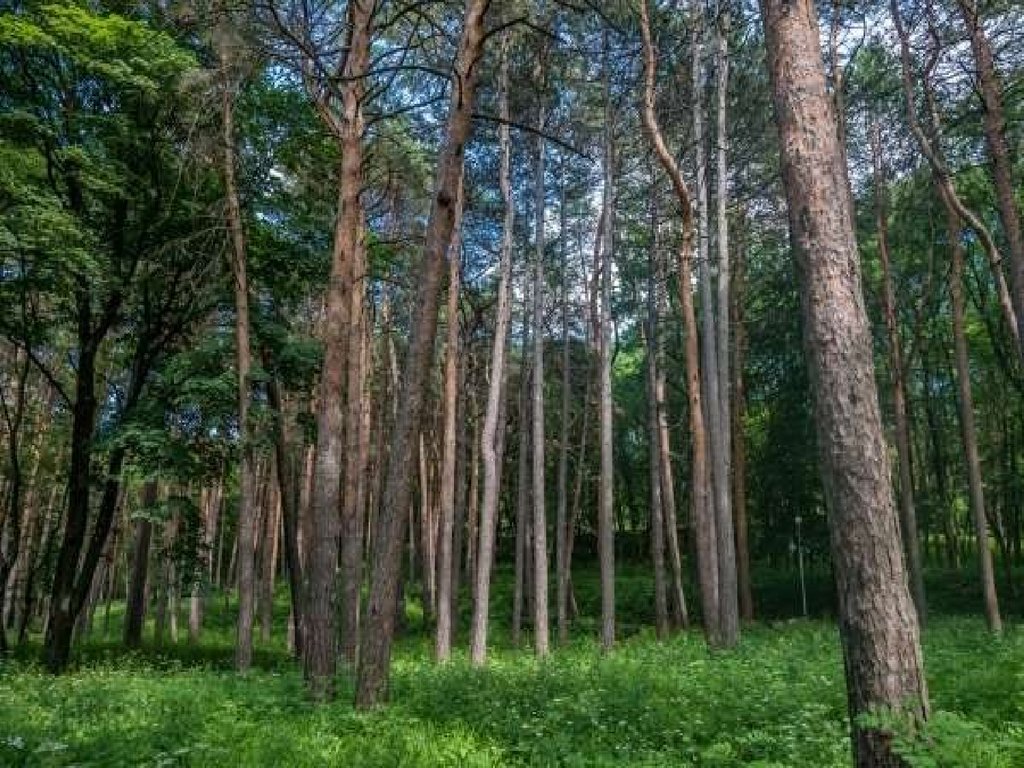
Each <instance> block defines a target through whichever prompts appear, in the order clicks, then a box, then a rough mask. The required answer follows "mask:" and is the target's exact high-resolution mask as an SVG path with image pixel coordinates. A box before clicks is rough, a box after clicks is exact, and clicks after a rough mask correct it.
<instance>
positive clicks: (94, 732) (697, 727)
mask: <svg viewBox="0 0 1024 768" xmlns="http://www.w3.org/2000/svg"><path fill="white" fill-rule="evenodd" d="M594 576H595V575H593V574H589V573H585V574H581V575H579V576H577V577H576V580H577V585H578V589H579V591H580V602H581V609H583V610H585V611H589V610H590V609H591V608H592V607H594V608H596V605H594V606H592V605H591V603H596V594H593V595H591V594H590V593H591V591H593V590H594V587H593V586H592V585H591V581H592V580H596V578H592V577H594ZM820 581H821V583H816V584H814V585H813V586H814V589H813V590H812V593H811V596H812V607H821V606H823V605H825V604H826V603H827V600H828V598H827V591H828V590H827V582H824V580H820ZM646 582H647V579H645V578H644V577H643V575H642V571H637V573H636V575H635V576H633V577H629V578H627V579H626V580H625V581H624V582H623V581H621V580H620V584H622V585H623V587H622V588H620V590H619V602H620V605H621V606H622V620H623V634H624V635H625V637H624V639H623V640H622V642H621V644H620V645H619V647H618V648H617V649H616V651H615V652H614V653H612V654H610V655H606V656H602V655H601V653H600V652H599V649H598V646H597V644H596V643H595V641H594V639H593V634H594V629H595V626H594V623H593V621H589V622H588V621H581V622H579V623H578V624H577V627H576V633H575V635H574V638H573V640H572V642H571V643H570V644H569V645H568V646H566V647H564V648H558V649H557V650H556V651H555V653H554V654H553V656H552V657H551V659H550V660H548V661H546V662H544V663H539V662H538V661H537V660H536V659H534V658H533V656H532V654H531V653H530V651H529V650H528V649H521V650H516V649H512V648H511V647H510V645H509V643H508V637H507V635H505V634H504V633H503V631H501V630H499V632H498V634H497V637H496V638H495V640H496V645H497V650H496V651H494V652H493V653H492V655H491V659H490V662H489V664H488V667H487V668H486V669H485V670H475V669H473V668H471V667H470V666H469V663H468V661H467V659H466V655H465V653H464V652H462V651H457V652H456V655H455V659H454V660H453V662H452V663H450V664H447V665H444V666H438V665H436V664H435V663H434V662H433V661H432V660H431V647H432V644H431V640H430V635H429V633H428V632H427V631H426V629H425V627H424V626H423V624H422V620H421V617H419V616H417V615H416V612H415V611H410V621H409V623H410V627H409V630H408V631H407V633H406V635H405V636H404V637H403V639H402V640H401V641H400V643H399V645H398V649H397V651H396V656H395V661H394V666H393V675H392V700H391V703H390V704H389V705H388V706H387V707H386V708H384V709H381V710H379V711H376V712H372V713H357V712H355V711H354V710H353V709H352V707H351V705H350V701H351V691H352V686H351V680H350V679H348V678H347V677H343V678H342V679H341V682H340V689H341V690H340V695H339V698H338V701H337V702H336V703H334V704H331V705H328V706H323V707H319V708H315V707H313V706H312V705H311V704H310V703H309V702H308V701H307V699H306V696H305V695H304V690H303V683H302V675H301V671H300V669H299V668H298V666H297V665H296V664H295V663H294V662H293V661H292V660H291V659H290V658H289V655H288V652H287V649H286V648H285V647H284V643H283V636H284V632H283V626H284V622H285V620H286V613H287V604H286V601H285V599H284V598H285V596H284V593H283V592H282V594H281V598H282V599H281V600H280V603H279V605H278V610H277V615H276V617H275V623H276V626H275V634H276V637H275V639H274V642H272V643H271V644H269V645H265V644H259V643H257V652H256V659H255V661H256V666H255V669H254V670H253V671H252V672H251V673H249V674H248V675H245V676H241V677H240V676H238V675H236V674H234V673H233V672H232V671H231V662H232V657H233V647H232V626H231V622H232V615H231V611H230V610H227V611H226V610H225V607H224V602H223V599H221V598H220V597H219V596H218V597H215V598H213V599H212V600H211V604H210V613H209V615H208V617H207V626H206V629H205V631H204V637H203V640H202V642H201V643H200V644H199V645H198V646H190V645H189V644H188V643H187V642H186V641H185V640H184V639H182V640H181V641H179V643H178V644H177V645H169V644H167V645H164V646H163V647H161V648H157V647H155V646H152V645H149V646H147V647H146V648H145V649H144V650H142V651H140V652H135V653H126V652H125V651H124V650H123V649H122V648H120V647H119V642H118V640H117V639H118V638H119V637H120V618H121V617H120V607H119V606H117V605H115V606H114V609H113V611H112V613H111V620H110V623H109V625H108V627H107V628H108V633H107V639H104V632H103V625H104V615H103V609H102V607H101V608H100V610H99V611H98V612H97V617H96V627H95V628H94V633H93V635H92V637H91V638H90V639H88V640H87V641H86V643H84V644H83V646H82V648H81V650H80V653H79V654H78V657H77V660H76V666H75V668H74V670H73V671H72V672H70V673H69V674H67V675H65V676H63V677H60V678H53V677H50V676H48V675H46V674H45V673H44V672H43V671H42V670H41V669H40V668H39V667H38V665H37V664H36V663H35V662H34V661H33V660H32V658H33V656H34V655H38V653H37V651H38V649H37V648H33V647H29V648H27V649H25V651H24V652H23V653H22V655H21V656H20V657H19V658H16V659H15V660H12V661H8V662H0V765H3V766H70V765H75V766H129V765H131V766H135V765H159V766H179V765H181V766H307V765H308V766H316V768H323V767H324V766H346V767H352V768H356V767H358V766H375V767H376V766H403V767H404V766H459V767H462V766H505V765H564V766H601V765H637V766H655V765H659V766H669V765H673V766H678V765H699V766H760V768H768V767H769V766H771V767H772V768H782V767H783V766H786V767H788V766H813V767H814V768H825V767H826V766H847V765H849V762H850V751H849V741H848V738H847V726H846V698H845V692H844V688H843V680H842V664H841V660H840V655H839V641H838V636H837V631H836V628H835V625H834V624H833V623H831V622H829V621H828V620H827V619H821V620H803V619H801V620H782V619H780V620H776V621H770V622H762V623H758V624H755V625H752V626H750V627H747V628H746V629H745V631H744V634H743V640H742V643H741V645H740V647H739V648H738V649H737V650H735V651H730V652H723V653H715V654H709V652H708V651H707V648H706V646H705V644H704V641H703V638H702V636H701V635H700V633H699V631H697V630H691V631H689V632H683V633H680V634H677V635H675V636H673V637H672V638H670V639H669V640H667V641H665V642H661V643H659V642H657V641H656V640H655V638H654V637H653V633H652V632H651V631H650V629H649V628H647V627H645V626H643V625H642V624H643V619H644V618H645V617H644V615H643V612H642V611H639V612H633V613H631V612H630V611H629V610H628V608H629V607H630V606H632V607H635V606H638V605H639V606H649V605H650V598H649V595H645V590H646V589H647V587H646V586H645V585H646ZM941 584H942V586H944V587H945V588H947V589H948V588H949V582H948V581H945V582H942V583H941ZM789 585H791V582H790V583H789ZM789 585H787V587H786V590H785V598H784V602H789V600H790V598H791V595H792V592H791V590H790V589H789ZM500 586H501V587H505V586H507V584H505V583H502V584H501V585H500ZM496 598H497V599H496V601H495V603H496V606H499V607H502V610H504V608H505V606H507V605H508V602H507V600H506V601H505V602H502V600H503V599H504V589H501V590H500V591H499V594H498V595H497V596H496ZM763 600H764V602H765V606H766V607H765V610H766V612H768V613H769V614H770V613H772V612H773V611H774V610H777V609H778V606H773V605H772V602H771V601H772V595H771V594H766V595H765V596H764V597H763ZM815 601H820V602H815ZM938 602H940V603H941V602H942V601H941V600H939V601H938ZM946 602H949V603H950V604H951V605H952V606H953V608H952V609H951V610H949V611H948V612H944V613H940V612H938V611H936V615H934V617H933V619H932V621H931V622H930V624H929V628H928V630H927V632H926V633H925V637H924V645H925V657H926V660H927V669H928V680H929V687H930V691H931V697H932V707H933V711H934V715H933V718H932V721H931V723H930V725H929V729H928V733H927V734H926V738H924V739H923V740H919V741H917V742H915V743H913V744H910V745H908V746H907V750H908V752H909V754H910V755H911V757H912V758H916V759H915V760H914V762H913V764H914V765H920V766H972V767H974V766H976V767H978V768H995V767H997V766H999V767H1002V766H1006V767H1007V768H1009V767H1010V766H1021V765H1024V626H1022V624H1021V622H1020V621H1011V622H1008V627H1007V630H1006V632H1005V634H1004V635H1003V637H1002V638H993V637H991V636H989V635H988V634H987V633H986V632H985V629H984V625H983V622H982V619H981V618H980V616H978V615H966V614H958V613H957V612H956V602H957V601H955V600H947V601H946ZM933 604H934V603H933ZM463 608H464V615H463V619H464V620H465V619H468V605H465V606H463ZM595 612H596V611H595ZM499 613H501V612H500V611H497V609H496V613H495V617H494V618H495V620H496V622H497V623H499V624H503V623H504V618H505V617H504V615H503V614H501V615H500V617H499ZM631 620H636V623H635V624H633V625H630V624H629V622H630V621H631ZM182 626H183V629H184V623H183V625H182ZM183 634H184V632H183ZM459 640H460V641H464V640H465V631H464V629H463V633H462V634H461V635H460V637H459ZM462 644H463V645H464V642H463V643H462Z"/></svg>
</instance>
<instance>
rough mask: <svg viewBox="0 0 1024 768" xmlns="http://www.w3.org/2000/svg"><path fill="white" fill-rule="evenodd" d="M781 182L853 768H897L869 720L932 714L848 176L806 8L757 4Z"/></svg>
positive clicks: (796, 3)
mask: <svg viewBox="0 0 1024 768" xmlns="http://www.w3.org/2000/svg"><path fill="white" fill-rule="evenodd" d="M761 9H762V16H763V18H764V24H765V30H766V41H767V49H768V69H769V75H770V79H771V83H772V91H773V98H774V103H775V119H776V123H777V125H778V130H779V140H780V145H781V148H782V177H783V183H784V186H785V190H786V198H787V203H788V208H789V227H790V237H791V242H792V247H793V250H794V253H795V257H796V265H797V270H796V271H797V275H798V278H799V282H800V289H801V303H802V309H803V333H804V346H805V349H806V352H807V357H808V368H809V372H810V380H811V391H812V394H813V400H814V415H815V423H816V426H817V439H818V447H819V453H820V466H821V474H822V485H823V486H824V490H825V501H826V504H827V506H828V512H829V530H830V534H831V550H832V562H833V567H834V570H835V576H836V583H837V584H836V586H837V593H838V603H839V605H838V609H839V626H840V637H841V640H842V645H843V656H844V661H845V670H846V684H847V694H848V703H849V710H850V719H851V725H852V729H853V751H854V757H855V762H856V765H857V766H858V768H878V767H879V766H883V767H887V766H901V765H903V761H902V760H901V759H900V758H899V757H897V756H896V755H895V754H894V753H893V751H892V744H893V741H892V737H891V735H890V734H889V733H888V732H886V731H885V730H883V729H880V728H878V727H875V726H871V725H866V724H865V723H863V722H862V721H861V720H860V717H861V716H862V715H863V714H865V713H866V712H869V711H872V710H874V709H876V708H880V707H882V708H886V709H890V710H892V711H894V712H895V713H897V714H898V715H899V716H902V717H907V718H909V719H910V720H911V721H916V720H923V719H924V718H925V717H926V714H927V709H928V692H927V685H926V682H925V678H924V670H923V660H922V655H921V647H920V641H919V630H918V624H917V616H916V613H915V611H914V608H913V603H912V601H911V598H910V591H909V589H908V588H907V575H906V570H905V567H904V562H903V551H902V549H903V548H902V546H901V542H900V532H899V526H898V524H897V517H896V511H895V509H894V504H893V497H892V486H891V484H890V481H889V473H888V471H887V467H888V463H887V461H886V449H885V439H884V436H883V433H882V422H881V414H880V412H879V407H878V393H877V390H876V388H875V378H874V364H873V360H872V349H871V333H870V329H869V327H868V319H867V312H866V311H865V308H864V299H863V294H862V292H861V285H860V282H861V281H860V270H859V260H858V255H857V244H856V240H855V237H854V220H853V211H852V209H851V206H850V196H849V195H848V194H847V189H848V182H847V173H846V167H845V166H844V165H843V161H842V151H841V149H840V146H839V140H838V136H837V133H836V120H835V114H834V111H833V105H832V102H831V100H830V99H829V96H828V94H827V92H826V89H825V77H824V72H823V63H822V57H821V49H820V42H819V32H818V22H817V18H816V16H815V10H814V3H813V2H811V0H762V3H761Z"/></svg>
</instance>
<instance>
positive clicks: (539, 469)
mask: <svg viewBox="0 0 1024 768" xmlns="http://www.w3.org/2000/svg"><path fill="white" fill-rule="evenodd" d="M534 77H535V78H536V81H537V82H538V83H542V82H543V77H544V54H543V53H541V55H540V56H538V57H537V65H536V68H535V69H534ZM537 127H538V130H543V129H544V105H543V104H541V105H540V107H539V109H538V114H537ZM536 152H537V155H536V159H535V164H534V177H535V178H534V212H533V215H534V255H533V313H532V314H533V317H532V319H531V325H532V326H533V349H532V352H533V355H532V357H533V371H532V379H531V385H532V388H531V394H532V401H533V402H532V406H533V407H532V409H531V412H530V416H531V427H532V434H533V440H532V441H531V442H532V446H531V448H532V459H533V463H532V467H531V472H530V477H531V480H532V482H533V493H532V501H533V520H532V525H531V528H532V530H533V643H534V648H535V649H536V652H537V656H538V657H540V658H544V657H545V656H547V655H548V651H549V644H550V641H549V637H550V635H549V631H548V543H547V528H548V524H547V513H546V504H545V502H546V501H547V499H546V496H547V494H546V493H545V466H544V447H545V446H544V337H545V333H544V296H545V285H544V282H545V281H544V214H545V211H546V207H547V206H546V204H545V195H544V140H543V138H541V137H539V136H538V137H537V139H536Z"/></svg>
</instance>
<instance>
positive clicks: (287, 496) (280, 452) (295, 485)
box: [210, 362, 304, 658]
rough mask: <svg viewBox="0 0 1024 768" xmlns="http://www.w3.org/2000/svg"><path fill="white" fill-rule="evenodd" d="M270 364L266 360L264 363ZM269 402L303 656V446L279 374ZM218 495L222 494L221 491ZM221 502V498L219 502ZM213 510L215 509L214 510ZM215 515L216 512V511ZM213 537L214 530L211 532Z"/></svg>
mask: <svg viewBox="0 0 1024 768" xmlns="http://www.w3.org/2000/svg"><path fill="white" fill-rule="evenodd" d="M264 364H265V365H266V364H267V363H266V362H265V363H264ZM267 401H268V403H269V405H270V409H271V410H272V411H273V412H274V414H275V419H274V466H275V467H276V468H277V484H278V493H279V496H280V498H281V517H282V521H283V525H282V530H283V534H284V563H285V569H286V570H287V571H288V593H289V596H290V597H291V630H290V631H291V633H292V635H291V637H292V648H293V649H294V652H295V655H296V656H298V657H300V658H301V657H302V648H303V644H302V623H303V622H302V616H303V608H304V606H303V603H302V562H301V558H300V556H299V535H298V534H299V495H300V492H299V454H298V451H299V449H300V448H301V446H299V445H295V444H294V443H293V441H292V431H291V428H290V422H289V415H288V414H287V413H286V412H285V408H284V402H283V398H282V396H281V385H280V383H279V382H278V380H277V377H275V376H271V377H270V378H269V379H268V381H267ZM218 495H219V494H218ZM217 503H218V504H219V499H218V502H217ZM212 511H213V510H212ZM213 513H214V514H216V512H215V511H213ZM210 535H211V536H212V533H211V534H210Z"/></svg>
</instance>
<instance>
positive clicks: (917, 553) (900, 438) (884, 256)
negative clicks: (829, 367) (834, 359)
mask: <svg viewBox="0 0 1024 768" xmlns="http://www.w3.org/2000/svg"><path fill="white" fill-rule="evenodd" d="M871 155H872V168H873V174H874V185H875V224H876V227H877V230H878V258H879V261H881V265H882V313H883V315H884V316H885V330H886V334H887V336H888V338H889V369H890V376H891V380H892V403H893V410H894V411H895V416H896V453H897V456H898V458H899V477H900V499H899V501H900V527H901V529H902V533H903V546H904V549H905V553H906V556H907V571H908V575H909V576H910V587H911V595H912V596H913V598H914V606H915V607H916V608H917V617H918V621H919V623H920V625H921V626H922V627H923V626H924V624H925V617H926V615H927V613H928V611H927V607H926V603H925V594H924V574H923V572H922V566H921V545H920V542H919V540H918V530H917V510H916V509H915V508H914V480H913V476H912V474H911V456H910V419H909V417H908V414H907V396H906V391H907V390H906V372H905V370H904V365H903V345H902V342H901V340H900V333H899V328H898V327H897V325H896V292H895V290H894V289H893V281H892V266H891V263H890V259H889V213H888V209H887V205H886V199H885V197H886V183H887V182H886V178H885V171H884V169H883V160H882V141H881V134H880V129H879V126H878V123H877V121H876V122H874V123H873V124H872V126H871Z"/></svg>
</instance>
